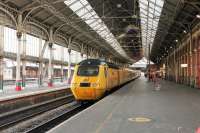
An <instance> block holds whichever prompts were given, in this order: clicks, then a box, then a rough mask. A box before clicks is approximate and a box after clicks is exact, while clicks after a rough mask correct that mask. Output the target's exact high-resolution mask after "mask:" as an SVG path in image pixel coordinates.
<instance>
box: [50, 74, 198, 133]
mask: <svg viewBox="0 0 200 133" xmlns="http://www.w3.org/2000/svg"><path fill="white" fill-rule="evenodd" d="M160 83H161V88H160V90H155V86H154V84H153V83H151V82H148V81H146V79H145V78H144V77H141V78H139V79H136V80H135V81H132V82H131V83H129V84H127V85H125V86H123V87H122V88H121V89H119V90H118V91H116V92H114V93H113V94H111V95H109V96H107V97H105V98H104V99H102V100H101V101H99V102H97V103H96V104H94V105H92V106H91V107H89V108H87V109H86V110H84V111H82V112H80V113H79V114H77V115H75V116H73V117H71V118H70V119H68V120H67V121H65V122H63V123H61V124H60V125H58V126H57V127H55V128H53V129H52V130H50V131H49V133H194V132H195V130H196V129H197V128H198V127H199V126H200V90H198V89H194V88H190V87H188V86H184V85H179V84H175V83H173V82H168V81H160Z"/></svg>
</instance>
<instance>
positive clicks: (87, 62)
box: [78, 59, 119, 69]
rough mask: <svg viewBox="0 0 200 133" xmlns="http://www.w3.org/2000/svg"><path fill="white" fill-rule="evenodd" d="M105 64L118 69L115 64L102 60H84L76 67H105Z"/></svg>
mask: <svg viewBox="0 0 200 133" xmlns="http://www.w3.org/2000/svg"><path fill="white" fill-rule="evenodd" d="M105 64H106V65H107V66H108V67H110V68H115V69H119V66H117V65H116V64H114V63H111V62H107V61H104V60H100V59H86V60H83V61H81V62H80V63H78V65H80V66H99V65H105Z"/></svg>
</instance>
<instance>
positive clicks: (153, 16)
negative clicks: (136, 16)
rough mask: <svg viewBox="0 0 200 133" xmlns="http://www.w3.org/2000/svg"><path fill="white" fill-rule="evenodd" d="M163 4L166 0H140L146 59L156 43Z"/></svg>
mask: <svg viewBox="0 0 200 133" xmlns="http://www.w3.org/2000/svg"><path fill="white" fill-rule="evenodd" d="M163 4H164V0H139V5H140V17H141V30H142V43H143V50H144V53H145V56H146V57H148V53H149V51H150V50H151V46H152V44H153V42H154V38H155V34H156V31H157V27H158V22H159V19H160V14H161V12H162V8H163Z"/></svg>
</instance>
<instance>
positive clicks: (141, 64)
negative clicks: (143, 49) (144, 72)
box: [130, 57, 154, 68]
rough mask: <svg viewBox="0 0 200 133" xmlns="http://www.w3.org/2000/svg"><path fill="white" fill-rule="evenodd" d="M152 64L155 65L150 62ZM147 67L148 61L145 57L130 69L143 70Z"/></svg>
mask: <svg viewBox="0 0 200 133" xmlns="http://www.w3.org/2000/svg"><path fill="white" fill-rule="evenodd" d="M150 64H154V63H153V62H152V61H150ZM146 66H147V59H146V58H145V57H143V58H142V59H141V60H139V61H138V62H136V63H134V64H133V65H131V66H130V67H141V68H145V67H146Z"/></svg>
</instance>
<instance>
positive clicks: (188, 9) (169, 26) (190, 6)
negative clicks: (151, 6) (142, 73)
mask: <svg viewBox="0 0 200 133" xmlns="http://www.w3.org/2000/svg"><path fill="white" fill-rule="evenodd" d="M141 1H142V0H141ZM149 1H151V0H149ZM158 1H160V0H158ZM199 11H200V1H199V0H165V1H164V5H163V9H162V12H161V15H160V19H159V21H158V27H157V31H156V34H155V38H154V41H153V42H152V49H151V53H150V59H151V60H152V61H153V62H155V63H162V62H163V61H164V60H165V59H166V57H167V56H168V55H169V54H170V53H171V52H173V51H174V49H176V48H178V46H179V45H180V43H181V42H182V39H183V38H185V37H186V36H188V35H189V34H190V31H191V29H193V28H194V27H195V26H196V25H197V24H198V23H199V22H200V14H199Z"/></svg>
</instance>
